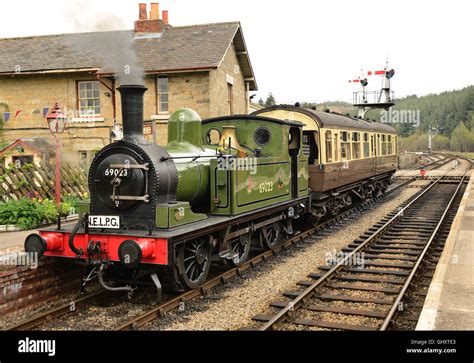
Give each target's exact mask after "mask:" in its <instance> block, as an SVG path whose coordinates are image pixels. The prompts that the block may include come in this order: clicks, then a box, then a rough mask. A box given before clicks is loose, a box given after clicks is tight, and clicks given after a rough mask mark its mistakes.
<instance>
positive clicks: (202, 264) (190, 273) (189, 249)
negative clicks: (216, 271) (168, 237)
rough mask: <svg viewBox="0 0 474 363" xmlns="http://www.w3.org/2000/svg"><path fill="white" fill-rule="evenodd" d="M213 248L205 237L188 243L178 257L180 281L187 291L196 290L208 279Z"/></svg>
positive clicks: (182, 247)
mask: <svg viewBox="0 0 474 363" xmlns="http://www.w3.org/2000/svg"><path fill="white" fill-rule="evenodd" d="M211 253H212V248H211V244H210V243H209V240H208V239H207V238H205V237H201V238H197V239H194V240H190V241H186V242H184V244H183V245H182V246H181V247H180V249H179V251H178V254H177V256H176V264H177V266H178V271H177V274H178V276H177V277H178V280H179V282H180V283H181V285H182V286H183V287H184V288H185V289H196V288H198V287H199V286H201V285H202V284H203V283H204V282H205V281H206V279H207V275H208V274H209V268H210V267H211Z"/></svg>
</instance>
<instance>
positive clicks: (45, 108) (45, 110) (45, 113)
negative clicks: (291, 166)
mask: <svg viewBox="0 0 474 363" xmlns="http://www.w3.org/2000/svg"><path fill="white" fill-rule="evenodd" d="M48 112H49V107H43V117H46V115H47V114H48Z"/></svg>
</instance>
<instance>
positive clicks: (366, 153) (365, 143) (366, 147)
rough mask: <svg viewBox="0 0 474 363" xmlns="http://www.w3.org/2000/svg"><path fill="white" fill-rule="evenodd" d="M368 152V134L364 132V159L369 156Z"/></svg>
mask: <svg viewBox="0 0 474 363" xmlns="http://www.w3.org/2000/svg"><path fill="white" fill-rule="evenodd" d="M369 150H370V149H369V134H368V133H367V132H364V158H368V157H369V156H370V151H369Z"/></svg>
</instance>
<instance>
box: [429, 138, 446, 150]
mask: <svg viewBox="0 0 474 363" xmlns="http://www.w3.org/2000/svg"><path fill="white" fill-rule="evenodd" d="M432 142H433V150H437V151H442V150H448V149H449V137H447V136H445V135H437V136H436V137H435V138H434V139H433V141H432Z"/></svg>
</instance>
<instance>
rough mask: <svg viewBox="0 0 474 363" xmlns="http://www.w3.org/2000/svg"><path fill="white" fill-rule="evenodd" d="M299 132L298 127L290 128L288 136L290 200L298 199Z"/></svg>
mask: <svg viewBox="0 0 474 363" xmlns="http://www.w3.org/2000/svg"><path fill="white" fill-rule="evenodd" d="M300 134H301V131H300V129H299V128H298V127H291V128H290V133H289V134H288V153H289V154H290V164H291V168H290V170H291V198H297V197H298V155H299V154H300V144H301V139H300Z"/></svg>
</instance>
